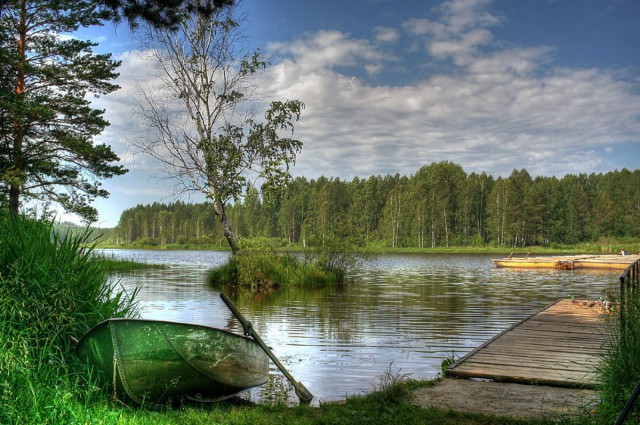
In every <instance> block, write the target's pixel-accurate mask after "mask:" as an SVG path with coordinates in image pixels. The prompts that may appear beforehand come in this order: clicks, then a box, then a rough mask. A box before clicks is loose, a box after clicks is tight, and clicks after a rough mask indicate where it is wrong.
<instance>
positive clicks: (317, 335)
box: [110, 250, 618, 400]
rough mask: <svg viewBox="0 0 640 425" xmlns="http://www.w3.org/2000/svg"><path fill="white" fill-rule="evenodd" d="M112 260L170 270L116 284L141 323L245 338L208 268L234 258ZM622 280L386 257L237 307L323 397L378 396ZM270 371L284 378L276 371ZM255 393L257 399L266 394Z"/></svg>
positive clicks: (136, 255)
mask: <svg viewBox="0 0 640 425" xmlns="http://www.w3.org/2000/svg"><path fill="white" fill-rule="evenodd" d="M110 253H112V254H113V255H117V256H124V257H127V258H132V259H136V260H144V261H147V262H150V263H161V264H167V265H169V266H170V267H169V268H168V269H163V270H145V271H136V272H132V273H129V274H118V275H116V276H114V277H113V278H114V279H118V280H119V282H120V283H121V284H122V285H123V287H125V288H126V289H127V290H128V291H131V290H133V289H135V288H140V292H139V294H138V300H139V302H140V306H141V308H142V310H141V311H142V315H143V316H144V317H147V318H152V319H163V320H175V321H183V322H191V323H199V324H204V325H208V326H214V327H220V328H224V329H227V330H231V331H234V332H238V333H241V332H242V330H241V329H240V328H239V325H238V324H237V322H236V321H235V320H234V319H233V318H232V317H231V313H230V312H229V311H228V309H227V308H226V306H225V305H224V304H223V303H222V301H221V300H220V298H219V292H218V291H217V290H216V289H214V288H212V287H210V286H209V285H207V284H206V272H207V269H208V268H209V267H211V266H213V265H218V264H221V263H223V262H224V261H226V259H227V258H228V253H224V252H222V253H221V252H214V251H117V250H114V251H111V252H110ZM617 277H618V274H617V273H616V272H611V273H601V272H600V273H589V272H582V271H580V272H576V271H574V272H568V271H556V270H536V271H531V270H528V271H525V270H516V271H514V270H505V269H492V268H491V261H490V257H489V256H486V255H388V256H382V257H380V258H379V259H377V260H375V261H370V262H367V263H366V264H365V267H363V269H362V270H361V271H359V272H358V273H355V274H354V275H353V276H352V279H351V282H350V283H348V284H345V285H337V286H332V287H329V288H293V289H281V290H279V291H277V292H276V293H274V294H271V295H270V296H269V297H261V298H260V299H255V300H250V299H249V297H242V298H241V299H240V300H238V301H237V302H236V305H237V306H238V308H239V309H240V310H241V311H242V312H243V314H244V315H245V316H246V317H247V318H248V319H249V320H251V322H252V323H253V324H254V327H255V328H256V330H257V331H258V332H259V333H260V334H261V336H262V338H263V339H264V340H265V341H266V342H267V343H268V344H269V345H270V346H271V347H273V351H274V352H275V353H276V355H277V356H278V357H279V358H280V359H281V361H282V362H283V363H284V364H285V365H286V367H287V368H288V369H289V370H290V372H291V373H292V374H293V376H295V377H296V379H298V380H299V381H301V382H303V383H304V384H305V386H306V387H307V388H309V390H310V391H311V392H312V393H313V394H314V395H316V397H317V399H320V400H336V399H341V398H344V397H345V395H348V394H361V393H364V392H368V391H371V390H372V388H373V384H374V383H376V382H377V380H378V379H379V377H380V376H382V374H383V373H384V372H385V369H387V368H388V367H389V365H392V369H393V370H394V371H396V372H397V373H401V374H409V375H410V376H411V377H413V378H418V379H422V378H424V379H427V378H433V377H435V376H436V375H437V374H438V373H439V372H440V370H441V367H440V365H441V362H442V360H444V359H445V358H447V357H450V356H452V355H453V356H454V357H456V358H458V357H461V356H463V355H464V354H466V353H467V352H468V351H470V350H472V349H474V348H476V347H477V346H479V345H480V344H482V343H484V342H485V341H487V340H488V339H490V338H492V337H493V336H495V335H497V334H498V333H500V332H502V331H503V330H504V329H506V328H508V327H510V326H511V325H513V324H515V323H517V322H518V321H520V320H522V319H524V318H526V317H528V316H529V315H531V314H532V313H534V312H536V311H537V310H539V309H541V308H543V307H545V306H546V305H548V304H550V303H551V302H553V301H556V300H557V299H559V298H562V297H567V296H569V295H573V296H575V297H576V298H597V297H599V296H600V295H601V293H602V291H603V290H604V289H605V288H606V287H607V285H609V284H615V283H616V281H617ZM271 371H272V373H273V374H278V373H279V372H278V371H277V369H275V367H274V366H273V365H272V370H271ZM251 394H252V396H253V397H258V398H259V397H260V395H259V394H260V390H252V392H251ZM290 396H291V397H292V398H295V395H293V393H291V394H290Z"/></svg>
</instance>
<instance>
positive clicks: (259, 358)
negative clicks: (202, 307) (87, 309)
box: [76, 319, 269, 403]
mask: <svg viewBox="0 0 640 425" xmlns="http://www.w3.org/2000/svg"><path fill="white" fill-rule="evenodd" d="M76 353H77V354H78V356H79V357H80V358H81V359H85V360H86V361H87V362H88V363H89V364H90V365H92V366H93V368H94V370H96V371H97V372H98V373H99V374H101V375H102V377H103V378H104V379H105V381H106V383H107V384H109V386H110V388H111V389H112V390H113V391H114V392H115V394H116V395H119V394H126V395H128V396H129V397H130V398H131V399H133V400H134V401H136V402H138V403H159V402H163V401H166V400H169V399H171V400H179V399H181V398H183V397H186V398H188V399H192V400H197V401H217V400H222V399H224V398H227V397H230V396H232V395H234V394H236V393H238V392H240V391H242V390H245V389H247V388H251V387H256V386H259V385H262V384H264V383H266V382H267V380H268V377H269V357H268V356H267V355H266V354H265V353H264V351H263V350H262V349H261V348H260V346H259V345H258V344H257V343H256V342H255V341H254V340H253V339H250V338H246V337H244V336H240V335H236V334H233V333H231V332H227V331H225V330H222V329H216V328H210V327H207V326H200V325H192V324H187V323H174V322H165V321H157V320H145V319H109V320H106V321H104V322H102V323H100V324H98V325H96V326H95V327H94V328H92V329H91V330H90V331H89V332H87V334H86V335H85V336H83V337H82V338H81V339H80V341H78V344H77V345H76Z"/></svg>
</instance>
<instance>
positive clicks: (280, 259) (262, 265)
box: [208, 238, 339, 291]
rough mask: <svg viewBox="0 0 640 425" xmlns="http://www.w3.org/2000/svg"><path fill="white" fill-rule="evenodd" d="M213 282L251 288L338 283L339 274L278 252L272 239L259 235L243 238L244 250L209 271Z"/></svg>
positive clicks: (261, 288)
mask: <svg viewBox="0 0 640 425" xmlns="http://www.w3.org/2000/svg"><path fill="white" fill-rule="evenodd" d="M208 281H209V282H210V283H211V284H214V285H231V286H238V287H243V288H248V289H251V290H252V291H257V290H265V289H273V288H277V287H279V286H303V285H320V284H328V283H335V282H337V281H339V278H338V276H337V275H336V273H334V272H333V271H330V270H326V269H324V268H322V267H319V266H318V265H317V264H316V263H313V262H308V261H304V262H303V261H300V259H298V258H297V257H295V256H293V255H283V254H278V253H277V252H276V250H275V245H274V244H273V241H271V240H268V239H266V238H256V239H251V240H243V241H242V250H241V251H240V252H239V253H238V254H237V255H234V256H233V257H231V258H230V259H229V261H228V262H227V263H225V264H223V265H222V266H220V267H216V268H214V269H212V270H211V271H210V272H209V277H208Z"/></svg>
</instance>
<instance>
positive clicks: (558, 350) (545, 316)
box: [446, 300, 606, 388]
mask: <svg viewBox="0 0 640 425" xmlns="http://www.w3.org/2000/svg"><path fill="white" fill-rule="evenodd" d="M589 304H590V303H587V305H585V302H584V301H572V300H561V301H559V302H557V303H555V304H553V305H551V306H549V307H547V308H546V309H544V310H542V311H540V312H539V313H537V314H535V315H533V316H531V317H529V318H528V319H526V320H524V321H522V322H520V323H519V324H517V325H515V326H513V327H511V328H510V329H508V330H506V331H505V332H503V333H501V334H499V335H498V336H496V337H495V338H493V339H492V340H490V341H488V342H487V343H486V344H484V345H482V346H481V347H479V348H478V349H476V350H474V351H472V352H471V353H469V354H467V355H466V356H465V357H463V358H462V359H460V360H458V361H457V362H455V363H454V364H453V365H452V366H451V367H449V368H448V369H447V372H446V375H447V376H448V377H449V376H457V377H463V378H485V379H492V380H494V381H503V382H519V383H532V384H540V385H554V386H565V387H573V386H576V387H587V388H589V387H595V386H596V385H597V374H596V368H597V366H598V364H599V362H600V361H601V359H602V356H603V355H604V354H605V353H606V346H605V344H606V335H605V324H604V320H603V318H602V314H603V312H604V309H603V308H602V307H601V306H600V305H598V304H596V305H594V306H591V307H589Z"/></svg>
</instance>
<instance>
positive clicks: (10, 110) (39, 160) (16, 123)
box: [0, 0, 126, 221]
mask: <svg viewBox="0 0 640 425" xmlns="http://www.w3.org/2000/svg"><path fill="white" fill-rule="evenodd" d="M23 12H24V16H23ZM103 18H104V15H103V14H102V13H100V12H99V11H98V10H97V9H96V8H95V4H94V3H93V2H89V1H53V0H51V1H38V2H35V1H30V0H20V1H13V2H5V3H3V6H2V14H0V30H1V32H2V37H0V52H1V53H0V55H1V56H2V57H3V59H4V60H6V62H4V63H3V66H2V68H1V73H2V75H0V77H2V80H3V83H4V84H3V85H1V86H0V117H1V119H0V193H2V194H3V195H0V197H3V196H6V197H8V199H9V207H10V209H11V211H12V213H13V214H16V215H17V214H18V213H19V211H20V205H21V203H22V200H23V199H24V198H30V199H33V198H36V199H39V200H41V201H42V200H44V201H47V202H51V203H56V204H59V205H61V206H62V207H63V208H64V209H65V210H67V211H69V212H73V213H76V214H78V215H79V216H80V217H82V218H83V219H85V220H87V221H94V220H95V219H96V217H97V211H96V210H95V208H94V207H92V206H91V205H90V204H91V201H92V200H93V199H95V198H96V197H106V196H108V192H107V191H105V190H104V189H102V188H101V187H100V183H99V180H100V179H104V178H111V177H113V176H116V175H120V174H124V173H125V172H126V170H125V169H124V168H123V167H122V166H120V165H114V163H115V162H116V161H118V160H119V158H118V157H117V156H116V155H115V153H114V152H113V151H112V150H111V148H110V147H108V146H106V145H94V144H93V142H92V139H93V137H95V136H97V135H99V134H100V133H101V132H102V131H103V130H104V129H105V128H106V127H107V126H108V125H109V123H108V122H107V121H106V120H105V119H104V116H103V115H104V111H103V110H99V109H93V108H91V100H90V95H91V94H93V95H102V94H107V93H110V92H113V91H114V90H116V89H117V88H118V86H116V85H114V84H112V83H110V82H109V81H110V80H113V79H114V78H116V77H117V75H118V74H117V73H116V72H115V69H116V68H117V67H118V66H119V62H116V61H114V60H112V59H111V55H110V54H96V53H94V52H93V50H92V49H93V47H95V46H96V44H95V43H92V42H90V41H82V40H78V39H75V38H64V37H62V36H61V34H62V33H71V32H74V31H76V30H77V29H78V28H79V27H80V26H89V25H98V24H100V22H101V19H103ZM5 84H6V85H5Z"/></svg>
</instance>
